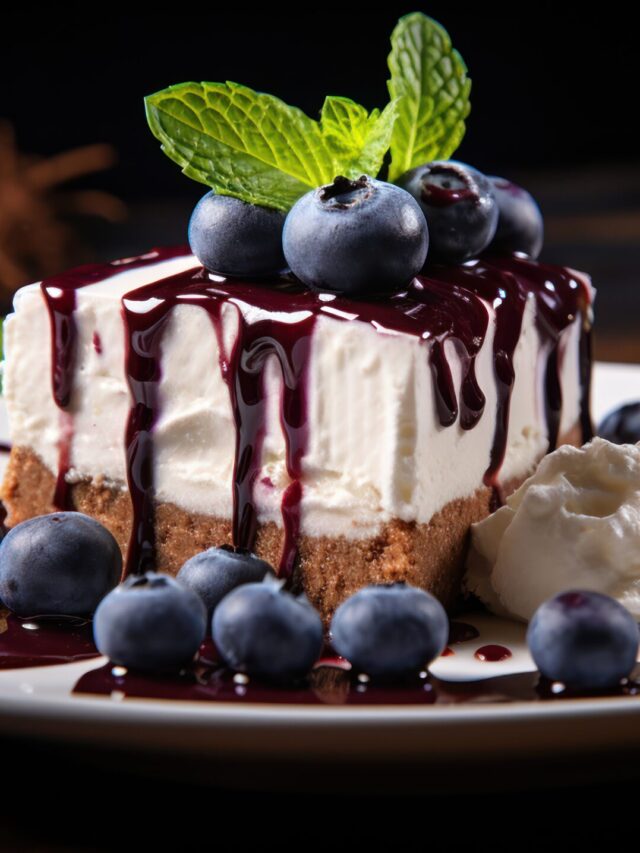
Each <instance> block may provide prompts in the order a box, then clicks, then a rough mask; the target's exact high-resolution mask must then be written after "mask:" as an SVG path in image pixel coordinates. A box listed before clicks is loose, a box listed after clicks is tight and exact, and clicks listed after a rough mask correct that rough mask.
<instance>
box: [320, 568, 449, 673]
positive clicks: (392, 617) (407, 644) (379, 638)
mask: <svg viewBox="0 0 640 853" xmlns="http://www.w3.org/2000/svg"><path fill="white" fill-rule="evenodd" d="M448 637H449V620H448V618H447V614H446V612H445V609H444V607H443V606H442V605H441V604H440V602H439V601H438V599H437V598H434V597H433V595H430V594H429V593H428V592H425V591H424V590H422V589H418V587H414V586H410V585H408V584H406V583H391V584H379V585H372V586H366V587H363V588H362V589H360V590H358V592H356V593H354V595H352V596H351V597H350V598H348V599H347V600H346V601H344V602H343V603H342V604H341V605H340V606H339V607H338V609H337V610H336V612H335V613H334V615H333V619H332V620H331V644H332V646H333V647H334V649H335V650H336V652H337V653H338V654H339V655H342V657H345V658H347V660H349V661H350V662H351V665H352V666H353V667H354V669H355V670H356V671H357V672H362V673H366V674H367V675H372V676H382V677H390V676H404V675H409V674H412V673H416V672H418V671H419V670H421V669H423V668H424V667H426V666H427V665H428V664H429V663H431V661H432V660H434V659H435V658H436V657H438V655H439V654H440V653H441V652H442V650H443V649H444V647H445V646H446V644H447V640H448Z"/></svg>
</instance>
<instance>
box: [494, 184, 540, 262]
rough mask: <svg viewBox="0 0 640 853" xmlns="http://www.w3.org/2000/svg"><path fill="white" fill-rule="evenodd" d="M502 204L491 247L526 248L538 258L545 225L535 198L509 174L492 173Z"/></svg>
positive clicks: (503, 250) (502, 250)
mask: <svg viewBox="0 0 640 853" xmlns="http://www.w3.org/2000/svg"><path fill="white" fill-rule="evenodd" d="M489 180H490V181H491V184H492V186H493V195H494V197H495V200H496V202H497V204H498V210H499V215H498V227H497V229H496V234H495V237H494V238H493V240H492V241H491V244H490V245H489V251H490V252H495V253H498V254H512V253H513V252H524V254H525V255H529V257H530V258H537V257H538V255H539V254H540V250H541V249H542V241H543V238H544V226H543V224H542V213H541V212H540V208H539V207H538V205H537V203H536V201H535V199H534V198H533V196H532V195H530V194H529V193H528V192H527V191H526V190H525V189H523V188H522V187H519V186H518V185H517V184H512V183H511V181H507V180H505V178H496V177H490V178H489Z"/></svg>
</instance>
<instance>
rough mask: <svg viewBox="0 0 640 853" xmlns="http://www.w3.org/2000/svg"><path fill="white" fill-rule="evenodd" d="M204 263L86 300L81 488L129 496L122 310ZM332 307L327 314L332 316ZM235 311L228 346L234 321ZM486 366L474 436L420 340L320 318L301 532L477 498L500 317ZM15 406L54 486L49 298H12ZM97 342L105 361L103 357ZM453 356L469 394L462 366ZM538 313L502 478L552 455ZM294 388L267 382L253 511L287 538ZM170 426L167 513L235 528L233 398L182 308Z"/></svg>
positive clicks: (155, 268) (80, 302) (157, 271)
mask: <svg viewBox="0 0 640 853" xmlns="http://www.w3.org/2000/svg"><path fill="white" fill-rule="evenodd" d="M196 266H197V262H196V261H195V259H194V258H193V257H192V256H187V257H181V258H175V259H171V260H167V261H162V262H160V263H158V264H153V265H151V266H147V267H144V268H139V269H133V270H129V271H123V272H121V273H118V274H117V275H114V276H112V277H110V278H109V279H107V280H105V281H103V282H99V283H98V284H94V285H90V286H87V287H84V288H82V289H80V290H78V291H77V311H76V325H77V330H78V347H77V362H76V364H77V367H76V372H75V379H74V386H73V392H72V399H71V406H70V410H71V412H72V414H73V417H74V421H75V434H74V438H73V442H72V446H71V465H72V468H71V471H70V473H69V478H70V479H71V480H79V479H84V478H90V479H92V478H101V479H105V478H106V480H107V481H109V482H111V483H112V484H114V485H116V486H118V487H121V488H126V486H125V482H126V472H125V448H124V429H125V423H126V419H127V415H128V412H129V406H130V402H131V401H130V394H129V388H128V385H127V381H126V377H125V372H124V352H125V345H124V341H125V335H124V327H123V321H122V316H121V297H122V296H123V295H124V294H126V293H127V292H128V291H131V290H133V289H135V288H137V287H141V286H143V285H145V284H147V283H150V282H152V281H156V280H158V279H159V278H162V277H165V276H170V275H174V274H176V273H178V272H181V271H182V270H186V269H189V268H191V267H196ZM327 307H328V308H329V309H330V302H328V303H327ZM238 310H241V308H239V307H236V306H234V305H231V304H228V305H227V306H225V309H224V312H223V325H224V337H225V342H226V345H228V343H230V342H232V340H233V337H234V335H235V334H236V330H237V322H238V321H237V317H238V315H237V311H238ZM487 310H488V312H489V315H490V323H489V330H488V334H487V336H486V338H485V341H484V344H483V346H482V349H481V351H480V353H479V355H478V358H477V363H476V373H477V378H478V383H479V385H480V387H481V388H482V390H483V392H484V394H485V396H486V407H485V411H484V414H483V416H482V418H481V420H480V422H479V423H478V425H477V426H476V427H475V428H474V429H472V430H462V429H461V428H460V426H459V424H458V423H455V424H454V425H453V426H451V427H446V428H443V427H441V426H440V424H439V422H438V419H437V415H436V410H435V401H434V394H433V379H432V374H431V370H430V367H429V363H428V350H427V346H428V344H426V343H425V342H424V341H420V340H419V339H418V338H416V337H414V336H411V335H405V334H390V333H384V332H379V331H376V330H375V329H374V328H373V327H371V326H370V325H368V324H366V323H364V322H360V321H357V320H354V321H345V320H339V319H336V318H335V317H332V316H331V315H330V314H329V313H327V314H326V315H322V316H320V317H319V318H318V320H317V323H316V328H315V332H314V337H313V342H312V348H311V361H310V365H309V373H308V376H309V417H310V427H309V447H308V453H307V455H306V457H305V460H304V463H303V471H304V477H303V498H302V505H301V516H302V519H301V520H302V531H303V532H304V533H307V534H309V535H331V536H336V535H340V534H343V535H346V536H349V537H353V538H360V537H368V536H372V535H375V533H376V532H377V531H378V530H379V529H380V526H381V525H382V524H384V523H385V522H388V521H389V520H391V519H393V518H400V519H403V520H406V521H417V522H427V521H429V519H430V518H431V517H432V516H433V515H434V514H435V513H436V512H438V510H440V509H442V508H443V507H444V506H445V505H446V504H447V503H449V502H450V501H452V500H455V499H457V498H462V497H466V496H469V495H471V494H473V492H475V491H476V489H477V488H478V487H479V485H480V484H481V483H482V477H483V474H484V471H485V470H486V468H487V467H488V465H489V455H490V450H491V446H492V442H493V434H494V426H495V412H496V399H497V392H496V380H495V377H494V368H493V354H492V345H493V332H494V313H493V309H492V307H491V306H490V305H488V304H487ZM579 323H580V318H578V319H577V320H576V321H575V322H574V323H573V325H572V326H571V327H569V328H568V329H567V330H566V332H565V334H564V346H565V350H566V352H565V357H564V359H563V369H562V376H561V385H562V392H563V400H564V404H563V411H562V417H561V425H560V431H561V432H563V431H566V430H568V429H570V428H571V427H573V426H574V424H575V423H576V422H577V420H578V417H579V399H578V387H579V385H578V370H579V361H578V343H579ZM4 328H5V359H6V361H5V373H4V392H5V397H6V400H7V406H8V411H9V416H10V422H11V433H12V441H13V442H14V443H15V444H16V445H21V446H26V447H30V448H31V449H32V450H34V451H35V453H36V454H37V455H38V456H39V457H40V458H41V459H42V460H43V462H44V463H45V464H46V466H47V467H48V468H49V469H50V470H51V471H52V472H55V471H56V469H57V461H58V438H59V410H58V408H57V406H56V404H55V402H54V399H53V396H52V391H51V341H50V334H51V332H50V327H49V316H48V312H47V310H46V306H45V303H44V298H43V296H42V293H41V290H40V287H39V285H38V284H33V285H28V286H26V287H24V288H22V289H21V290H20V291H18V293H17V294H16V297H15V301H14V313H13V314H11V315H10V316H9V317H8V318H7V320H6V321H5V327H4ZM96 332H97V333H98V335H99V337H100V341H101V344H102V352H101V353H98V352H96V349H95V347H94V345H93V337H94V333H96ZM446 346H447V355H448V358H449V361H450V364H451V367H452V373H453V375H454V380H455V382H456V387H459V386H458V380H459V374H460V370H461V366H460V359H459V357H458V356H457V354H456V350H455V346H454V344H453V343H451V342H448V343H447V345H446ZM539 346H540V344H539V336H538V331H537V329H536V326H535V300H534V299H533V297H531V298H530V300H529V304H528V305H527V307H526V310H525V313H524V318H523V327H522V334H521V336H520V340H519V343H518V345H517V348H516V351H515V355H514V367H515V374H516V379H515V384H514V390H513V395H512V401H511V416H510V426H509V436H508V447H507V454H506V458H505V463H504V465H503V467H502V470H501V474H500V478H501V480H502V481H504V482H508V481H509V480H511V479H513V478H515V477H522V476H524V475H525V474H527V473H529V472H530V471H531V470H532V468H533V466H534V464H535V462H536V460H537V459H538V458H539V457H540V456H541V455H542V454H543V453H544V451H545V450H546V448H547V444H548V439H547V432H546V423H545V418H544V400H543V387H542V383H543V377H542V375H541V374H540V370H539V367H540V359H539V358H538V353H539ZM281 386H282V379H281V376H280V369H279V366H278V364H277V362H276V361H275V358H274V359H273V360H272V361H271V363H270V364H269V365H268V368H267V390H268V395H269V417H268V428H267V434H266V439H265V443H264V455H263V470H262V472H261V474H260V476H259V477H258V483H257V487H256V493H255V496H254V498H255V502H256V506H257V508H258V513H259V519H260V520H261V521H267V520H273V521H275V522H276V523H278V524H281V515H280V498H281V495H282V491H283V489H284V488H285V487H286V485H287V484H288V482H289V478H288V475H287V472H286V465H285V456H284V449H285V444H284V437H283V434H282V429H281V426H280V418H279V400H280V392H281ZM160 401H161V407H160V415H159V419H158V422H157V425H156V428H155V460H156V462H155V481H156V495H157V499H158V500H159V501H168V502H171V503H174V504H176V505H177V506H179V507H181V508H183V509H185V510H188V511H192V512H196V513H203V514H206V515H214V516H219V517H223V518H229V517H230V516H231V514H232V472H233V458H234V446H235V426H234V423H233V418H232V410H231V403H230V399H229V392H228V389H227V386H226V384H225V383H224V381H223V379H222V377H221V374H220V371H219V368H218V344H217V340H216V335H215V332H214V328H213V326H212V323H211V321H210V319H209V316H208V315H207V313H206V312H205V311H204V310H202V309H200V308H199V307H196V306H193V305H180V306H178V307H176V308H175V309H173V311H172V314H171V317H170V319H169V321H168V323H167V326H166V330H165V333H164V337H163V340H162V379H161V383H160Z"/></svg>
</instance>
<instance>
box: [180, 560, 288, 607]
mask: <svg viewBox="0 0 640 853" xmlns="http://www.w3.org/2000/svg"><path fill="white" fill-rule="evenodd" d="M266 575H270V576H273V577H275V572H274V571H273V569H272V568H271V566H270V565H269V563H265V561H264V560H260V559H259V558H258V557H256V555H255V554H251V553H249V552H248V551H242V550H235V549H233V548H230V547H228V546H226V545H222V546H221V547H220V548H209V549H208V550H207V551H202V552H201V553H200V554H196V555H195V557H192V558H191V559H190V560H187V562H186V563H185V564H184V566H183V567H182V568H181V569H180V571H179V572H178V575H177V579H178V581H180V583H182V584H184V585H185V586H187V587H189V589H192V590H193V591H194V592H197V593H198V595H199V596H200V598H202V600H203V601H204V603H205V605H206V607H207V610H208V612H209V616H211V614H212V613H213V610H214V608H215V607H217V605H218V604H219V603H220V601H222V599H223V598H224V597H225V595H227V594H228V593H229V592H231V590H232V589H235V588H236V587H237V586H240V585H241V584H243V583H257V582H259V581H261V580H263V579H264V577H265V576H266Z"/></svg>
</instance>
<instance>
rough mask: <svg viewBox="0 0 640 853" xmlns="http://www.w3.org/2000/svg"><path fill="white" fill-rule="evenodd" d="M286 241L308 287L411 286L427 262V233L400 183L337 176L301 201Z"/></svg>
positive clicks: (374, 290) (360, 290)
mask: <svg viewBox="0 0 640 853" xmlns="http://www.w3.org/2000/svg"><path fill="white" fill-rule="evenodd" d="M282 241H283V248H284V254H285V257H286V259H287V263H288V264H289V267H290V268H291V271H292V272H293V273H294V274H295V275H296V276H297V277H298V278H299V279H300V280H301V281H302V282H303V283H304V284H306V285H307V286H308V287H312V288H314V289H316V290H330V291H335V292H338V293H345V294H347V295H349V296H359V295H375V294H378V293H384V292H389V291H393V290H397V289H399V288H402V287H404V286H406V285H407V284H408V283H409V282H410V281H411V279H412V278H413V277H414V276H415V275H416V274H417V273H419V272H420V270H421V269H422V267H423V265H424V261H425V258H426V256H427V249H428V246H429V234H428V230H427V223H426V222H425V218H424V216H423V215H422V212H421V211H420V208H419V207H418V205H417V204H416V202H415V201H414V199H413V198H411V196H410V195H409V193H406V192H405V191H404V190H402V189H400V187H397V186H395V185H394V184H388V183H385V182H384V181H377V180H375V179H374V178H370V177H368V176H366V175H363V176H362V177H360V178H358V179H357V180H355V181H351V180H349V179H348V178H345V177H342V176H339V177H337V178H336V179H335V180H334V181H333V183H332V184H328V185H326V186H324V187H319V188H318V189H315V190H312V191H311V192H309V193H307V194H306V195H304V196H302V198H301V199H298V201H297V202H296V203H295V204H294V206H293V207H292V208H291V210H290V211H289V215H288V216H287V218H286V220H285V223H284V232H283V237H282Z"/></svg>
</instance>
